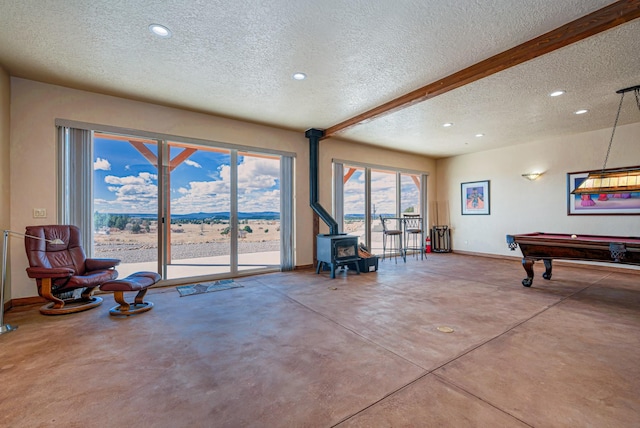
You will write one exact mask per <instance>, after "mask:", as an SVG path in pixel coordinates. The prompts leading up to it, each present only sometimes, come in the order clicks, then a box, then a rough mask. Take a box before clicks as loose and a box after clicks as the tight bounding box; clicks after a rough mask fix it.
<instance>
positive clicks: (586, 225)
mask: <svg viewBox="0 0 640 428" xmlns="http://www.w3.org/2000/svg"><path fill="white" fill-rule="evenodd" d="M639 136H640V124H634V125H626V126H619V127H618V128H617V129H616V135H615V139H614V142H613V146H612V150H611V155H610V157H609V161H608V163H607V168H614V167H623V166H633V165H640V142H639V140H638V138H639ZM610 137H611V129H605V130H600V131H596V132H588V133H583V134H579V135H572V136H563V137H558V138H553V139H548V140H544V141H538V142H535V143H530V144H522V145H518V146H513V147H508V148H504V149H497V150H490V151H486V152H482V153H476V154H470V155H464V156H457V157H453V158H447V159H441V160H438V161H437V177H438V196H437V199H438V201H439V202H440V203H442V204H447V203H448V204H449V211H450V213H449V214H450V219H451V224H450V226H451V228H452V247H453V250H454V251H455V250H458V251H470V252H479V253H489V254H501V255H511V256H514V255H518V256H520V252H519V251H518V252H517V254H516V253H515V252H511V251H509V250H508V248H507V246H506V244H505V235H506V234H516V233H530V232H548V233H553V232H557V233H570V234H577V235H580V234H596V235H614V236H615V235H617V236H640V216H637V215H625V216H619V215H618V216H610V215H606V216H601V215H597V216H595V215H571V216H569V215H567V173H569V172H577V171H585V170H594V169H595V170H597V169H600V168H602V164H603V162H604V157H605V154H606V150H607V146H608V144H609V139H610ZM532 171H544V175H543V176H542V177H540V178H539V179H538V180H536V181H528V180H526V179H524V178H523V177H522V174H523V173H527V172H532ZM480 180H491V194H490V196H491V214H490V215H488V216H486V215H464V216H463V215H462V214H461V202H460V199H461V195H460V192H461V190H460V184H461V183H463V182H470V181H480Z"/></svg>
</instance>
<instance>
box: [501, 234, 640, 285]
mask: <svg viewBox="0 0 640 428" xmlns="http://www.w3.org/2000/svg"><path fill="white" fill-rule="evenodd" d="M507 244H508V245H509V248H510V249H511V251H515V249H516V248H518V247H520V250H521V251H522V256H523V257H522V266H523V267H524V270H525V271H526V272H527V277H526V278H525V279H523V280H522V285H524V286H525V287H531V284H532V283H533V263H534V262H535V261H536V260H542V261H543V262H544V266H545V269H546V270H545V272H544V273H543V274H542V277H543V278H544V279H547V280H549V279H551V270H552V265H551V260H552V259H565V260H587V261H594V262H611V263H623V264H631V265H640V237H626V238H625V237H620V236H601V235H577V236H576V235H567V234H562V233H542V232H536V233H526V234H522V235H507Z"/></svg>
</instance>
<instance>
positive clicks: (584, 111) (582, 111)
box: [575, 109, 589, 114]
mask: <svg viewBox="0 0 640 428" xmlns="http://www.w3.org/2000/svg"><path fill="white" fill-rule="evenodd" d="M588 111H589V110H585V109H582V110H577V111H576V112H575V114H585V113H586V112H588Z"/></svg>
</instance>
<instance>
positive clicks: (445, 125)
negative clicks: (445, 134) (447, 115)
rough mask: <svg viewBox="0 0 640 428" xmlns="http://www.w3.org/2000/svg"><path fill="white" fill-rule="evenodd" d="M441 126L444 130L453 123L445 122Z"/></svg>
mask: <svg viewBox="0 0 640 428" xmlns="http://www.w3.org/2000/svg"><path fill="white" fill-rule="evenodd" d="M442 126H444V127H445V128H448V127H450V126H453V123H451V122H447V123H444V124H443V125H442Z"/></svg>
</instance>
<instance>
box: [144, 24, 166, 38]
mask: <svg viewBox="0 0 640 428" xmlns="http://www.w3.org/2000/svg"><path fill="white" fill-rule="evenodd" d="M149 31H151V32H152V33H153V34H155V35H156V36H158V37H162V38H165V39H168V38H169V37H171V30H169V29H168V28H167V27H165V26H164V25H160V24H151V25H149Z"/></svg>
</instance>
